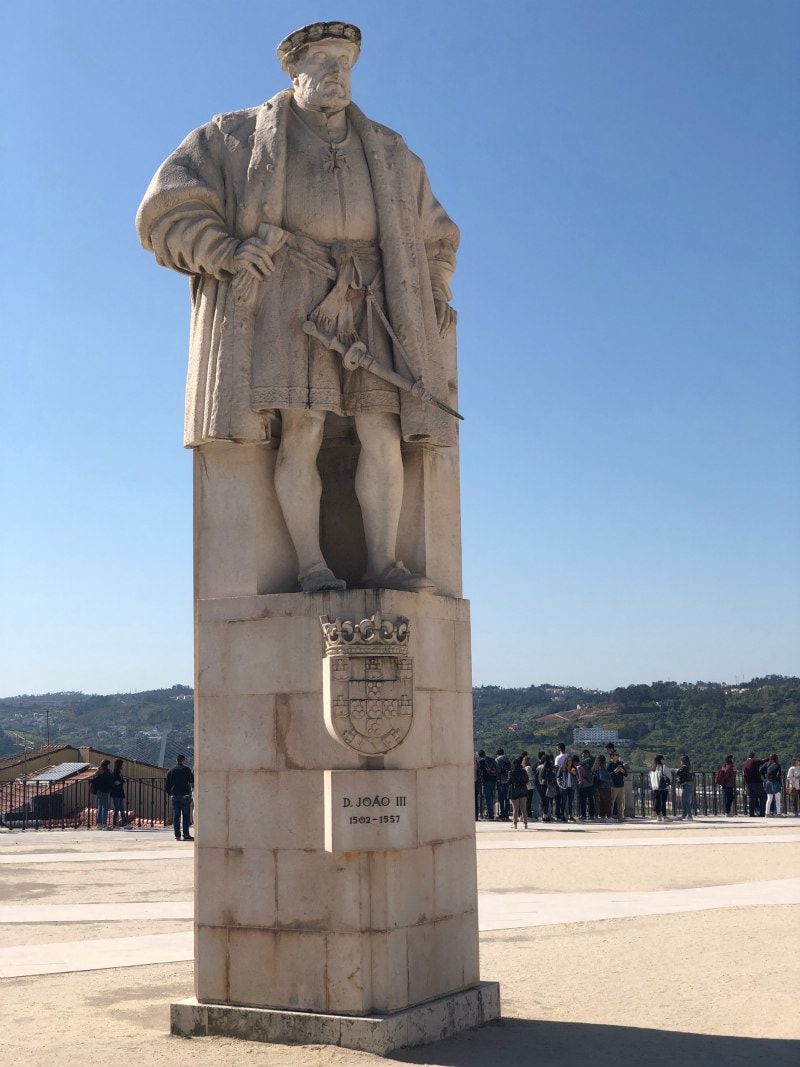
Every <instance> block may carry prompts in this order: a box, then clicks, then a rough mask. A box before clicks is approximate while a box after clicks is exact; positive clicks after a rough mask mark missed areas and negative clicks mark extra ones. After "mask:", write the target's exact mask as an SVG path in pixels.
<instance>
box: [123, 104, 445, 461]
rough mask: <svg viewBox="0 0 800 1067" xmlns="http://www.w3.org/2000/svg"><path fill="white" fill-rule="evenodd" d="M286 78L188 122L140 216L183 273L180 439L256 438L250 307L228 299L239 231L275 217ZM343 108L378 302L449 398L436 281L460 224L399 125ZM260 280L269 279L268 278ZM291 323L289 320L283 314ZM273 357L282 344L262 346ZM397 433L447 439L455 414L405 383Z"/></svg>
mask: <svg viewBox="0 0 800 1067" xmlns="http://www.w3.org/2000/svg"><path fill="white" fill-rule="evenodd" d="M291 99H292V90H290V89H288V90H285V91H283V92H281V93H278V95H277V96H274V97H273V98H272V99H271V100H268V101H267V102H266V103H265V104H262V105H260V106H259V107H255V108H250V109H248V110H245V111H235V112H232V113H230V114H226V115H218V116H217V117H216V118H215V119H214V120H213V121H212V122H210V123H208V124H207V125H205V126H202V127H200V128H199V129H197V130H194V131H193V132H192V133H190V134H189V136H188V137H187V138H186V140H185V141H184V142H183V143H182V144H181V145H180V146H179V147H178V149H177V150H176V151H175V152H174V153H173V154H172V155H171V156H170V157H169V158H168V159H167V160H166V162H165V163H164V164H163V165H162V166H161V167H160V168H159V170H158V172H157V173H156V175H155V177H154V178H153V180H152V182H151V183H150V186H149V188H148V190H147V192H146V194H145V197H144V200H143V201H142V204H141V206H140V207H139V211H138V213H137V217H136V225H137V229H138V232H139V237H140V239H141V241H142V244H143V245H144V247H145V248H146V249H148V250H149V251H151V252H153V253H154V254H155V257H156V259H157V260H158V262H159V263H160V264H161V265H162V266H165V267H170V268H172V269H173V270H177V271H180V272H182V273H184V274H189V275H191V278H192V280H191V294H192V322H191V334H190V342H189V372H188V378H187V387H186V424H185V435H184V443H185V445H186V446H187V447H189V448H191V447H194V446H197V445H201V444H204V443H205V442H207V441H211V440H239V441H247V440H251V441H255V440H264V439H265V437H266V436H268V435H269V424H268V423H267V425H266V427H265V421H264V418H263V417H262V416H261V415H259V414H257V413H256V412H255V411H253V410H252V408H251V407H250V387H251V360H252V350H253V343H254V341H253V331H252V316H251V315H250V314H249V313H248V312H247V311H246V310H245V309H243V308H241V307H239V306H237V305H236V303H235V300H234V294H233V289H232V286H231V284H230V283H231V279H232V278H233V254H234V252H235V250H236V248H237V246H238V244H239V242H240V241H242V240H245V239H246V238H248V237H252V236H255V235H256V234H257V233H258V228H259V226H260V225H261V223H264V222H266V223H270V224H272V225H275V226H281V225H282V212H283V201H284V185H285V178H286V123H287V108H288V106H289V103H290V101H291ZM347 115H348V118H349V120H350V123H351V125H352V127H353V128H354V129H355V130H356V132H357V133H358V135H359V136H360V138H361V141H362V144H363V146H364V152H365V155H366V159H367V165H368V167H369V170H370V176H371V179H372V187H373V193H374V197H375V208H376V212H377V216H378V224H379V229H380V246H381V253H382V257H383V272H384V286H385V297H386V306H387V309H388V315H389V319H390V321H391V324H392V327H393V329H394V331H395V333H396V334H397V337H398V338H399V340H400V342H401V344H402V346H403V349H404V351H405V353H406V356H407V359H408V364H407V365H406V363H405V361H404V359H403V356H402V355H401V354H400V352H399V351H397V350H396V349H395V352H394V359H395V368H396V370H398V371H399V372H400V373H402V374H403V375H404V376H406V377H409V378H417V377H420V376H421V377H422V378H423V381H424V383H425V385H426V386H427V388H428V389H430V391H431V392H432V393H433V394H434V395H435V396H438V397H439V398H441V399H442V400H445V401H446V400H448V398H449V396H450V390H451V388H453V387H454V384H455V383H453V382H448V380H447V374H446V371H445V359H444V351H443V343H442V341H441V339H440V337H439V332H438V328H437V323H436V313H435V309H434V301H433V290H434V289H435V290H436V292H437V296H444V297H449V281H450V278H451V276H452V273H453V270H454V267H455V251H456V248H457V247H458V229H457V227H456V226H455V224H454V223H453V222H452V221H451V219H450V218H449V217H448V216H447V214H446V213H445V211H444V209H443V208H442V206H441V204H439V202H438V201H437V200H436V198H435V197H434V196H433V194H432V192H431V189H430V185H429V183H428V178H427V175H426V173H425V168H424V166H423V164H422V161H421V160H420V159H419V158H418V157H417V156H415V155H414V154H413V153H412V152H411V151H410V150H409V149H408V147H407V146H406V144H405V142H404V141H403V139H402V138H401V137H400V136H399V134H397V133H395V132H394V131H392V130H390V129H388V128H387V127H385V126H381V125H379V124H378V123H375V122H372V121H371V120H370V119H368V118H366V116H365V115H364V114H363V113H362V112H361V111H360V110H359V109H358V108H357V107H356V106H355V105H353V104H351V105H350V106H349V107H348V108H347ZM264 284H269V281H268V280H267V282H265V283H264ZM287 328H288V325H287ZM270 358H271V359H272V358H274V359H277V360H280V358H281V353H280V352H275V353H270ZM400 419H401V428H402V434H403V438H404V439H405V440H411V441H421V442H425V443H429V444H434V445H450V444H454V443H455V439H456V437H455V426H454V420H453V419H452V417H451V416H449V415H447V414H445V413H444V412H442V411H440V410H439V409H438V408H435V407H433V406H432V405H428V404H425V403H422V402H421V401H419V400H417V399H416V398H414V397H409V396H408V395H407V394H405V393H403V394H401V409H400Z"/></svg>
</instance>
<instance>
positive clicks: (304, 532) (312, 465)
mask: <svg viewBox="0 0 800 1067" xmlns="http://www.w3.org/2000/svg"><path fill="white" fill-rule="evenodd" d="M281 424H282V427H281V444H280V448H279V449H278V460H277V463H276V466H275V492H276V494H277V497H278V501H279V502H280V505H281V510H282V511H283V517H284V520H285V522H286V528H287V529H288V531H289V536H290V537H291V539H292V544H293V545H294V549H295V552H296V553H297V566H298V580H299V582H300V588H301V589H302V590H303V592H316V591H317V590H319V589H344V587H345V583H344V582H343V581H341V580H340V579H338V578H335V577H334V575H333V574H332V572H331V571H330V570H329V569H328V566H327V564H326V563H325V559H324V558H323V555H322V549H321V548H320V543H319V504H320V498H321V495H322V482H321V480H320V476H319V471H318V470H317V455H318V454H319V450H320V446H321V445H322V432H323V429H324V426H325V412H324V411H310V410H308V409H306V408H286V409H284V410H283V411H281Z"/></svg>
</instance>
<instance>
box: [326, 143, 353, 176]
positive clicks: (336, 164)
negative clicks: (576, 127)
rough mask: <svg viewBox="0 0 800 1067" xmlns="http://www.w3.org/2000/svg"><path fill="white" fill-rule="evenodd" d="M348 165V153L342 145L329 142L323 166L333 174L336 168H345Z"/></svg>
mask: <svg viewBox="0 0 800 1067" xmlns="http://www.w3.org/2000/svg"><path fill="white" fill-rule="evenodd" d="M347 166H348V164H347V153H346V152H345V151H344V149H343V148H342V147H341V145H338V144H329V145H326V146H325V153H324V154H323V167H324V169H325V172H326V173H327V174H331V173H333V171H335V170H344V169H345V168H347Z"/></svg>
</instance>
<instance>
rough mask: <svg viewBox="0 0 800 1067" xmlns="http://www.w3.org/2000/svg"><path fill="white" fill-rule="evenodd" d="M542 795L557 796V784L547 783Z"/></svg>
mask: <svg viewBox="0 0 800 1067" xmlns="http://www.w3.org/2000/svg"><path fill="white" fill-rule="evenodd" d="M544 795H545V796H546V797H550V798H551V799H552V798H553V797H557V796H558V786H557V785H549V786H548V787H547V789H546V790H545V794H544Z"/></svg>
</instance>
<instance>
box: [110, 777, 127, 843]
mask: <svg viewBox="0 0 800 1067" xmlns="http://www.w3.org/2000/svg"><path fill="white" fill-rule="evenodd" d="M123 762H124V761H123V760H121V759H117V760H114V770H113V771H112V772H111V778H112V782H111V803H112V804H113V805H114V814H113V816H112V818H111V826H112V829H114V830H116V828H117V815H119V825H120V827H122V828H124V827H126V826H127V825H128V816H127V814H126V812H125V779H124V778H123V777H122V764H123Z"/></svg>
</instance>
